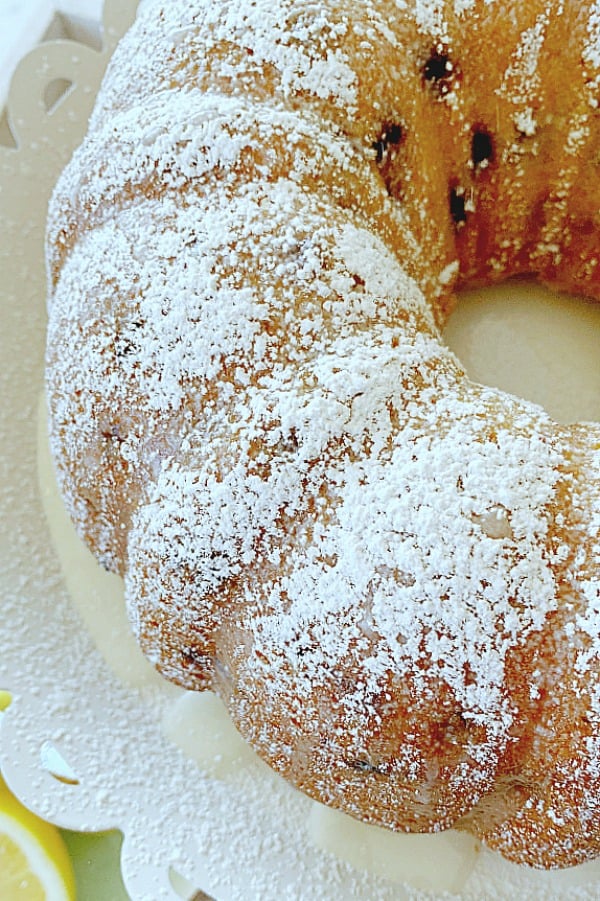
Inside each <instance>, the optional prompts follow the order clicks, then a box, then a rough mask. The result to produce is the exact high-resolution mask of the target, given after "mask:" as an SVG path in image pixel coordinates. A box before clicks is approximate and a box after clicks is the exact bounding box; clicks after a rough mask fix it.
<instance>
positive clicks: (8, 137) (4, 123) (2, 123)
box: [0, 109, 17, 150]
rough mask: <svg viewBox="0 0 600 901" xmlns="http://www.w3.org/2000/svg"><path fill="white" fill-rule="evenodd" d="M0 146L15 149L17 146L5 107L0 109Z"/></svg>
mask: <svg viewBox="0 0 600 901" xmlns="http://www.w3.org/2000/svg"><path fill="white" fill-rule="evenodd" d="M0 147H9V148H10V149H11V150H16V148H17V142H16V140H15V136H14V134H13V133H12V129H11V127H10V123H9V121H8V115H7V112H6V110H5V109H0Z"/></svg>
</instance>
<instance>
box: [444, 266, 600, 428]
mask: <svg viewBox="0 0 600 901" xmlns="http://www.w3.org/2000/svg"><path fill="white" fill-rule="evenodd" d="M444 337H445V340H446V342H447V343H448V345H449V346H450V348H451V349H452V350H453V351H454V352H455V353H456V354H457V356H458V357H459V359H460V360H461V362H462V364H463V366H464V367H465V369H466V370H467V373H468V375H469V377H470V378H471V379H473V380H474V381H476V382H480V383H482V384H485V385H489V386H490V387H494V388H500V389H501V390H503V391H508V392H510V393H511V394H516V395H518V396H520V397H523V398H525V399H526V400H530V401H533V402H534V403H537V404H541V406H543V407H544V408H545V409H546V410H547V412H548V413H549V414H550V415H551V416H552V417H553V418H554V419H556V420H557V421H558V422H563V423H569V422H578V421H582V420H583V421H585V420H595V421H600V354H599V353H598V338H599V337H600V304H598V303H593V302H591V301H587V300H582V299H581V298H576V297H570V296H568V295H564V294H557V293H555V292H552V291H550V290H549V289H547V288H545V287H544V286H543V285H539V284H538V283H536V282H534V281H529V280H523V279H513V280H510V281H508V282H505V283H504V284H502V285H496V286H493V287H490V288H483V289H476V290H471V291H464V292H462V293H461V294H460V296H459V301H458V304H457V307H456V310H455V311H454V312H453V314H452V316H451V317H450V319H449V321H448V324H447V326H446V329H445V332H444Z"/></svg>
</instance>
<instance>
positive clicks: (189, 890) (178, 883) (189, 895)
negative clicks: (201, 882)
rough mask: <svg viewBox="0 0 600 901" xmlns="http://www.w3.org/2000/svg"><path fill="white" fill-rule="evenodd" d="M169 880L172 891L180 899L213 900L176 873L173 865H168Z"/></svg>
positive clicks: (191, 900)
mask: <svg viewBox="0 0 600 901" xmlns="http://www.w3.org/2000/svg"><path fill="white" fill-rule="evenodd" d="M169 882H170V883H171V886H172V888H173V891H174V892H175V893H176V894H177V895H179V897H180V898H181V899H182V901H214V898H211V896H210V895H207V894H206V892H201V891H198V889H195V888H194V886H193V885H192V883H191V882H190V881H189V880H188V879H186V878H185V876H182V875H181V873H178V872H177V870H176V869H175V868H174V867H169Z"/></svg>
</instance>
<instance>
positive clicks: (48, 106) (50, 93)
mask: <svg viewBox="0 0 600 901" xmlns="http://www.w3.org/2000/svg"><path fill="white" fill-rule="evenodd" d="M73 87H74V86H73V82H72V81H70V79H68V78H55V79H54V80H53V81H51V82H50V83H49V84H48V85H47V86H46V90H45V91H44V107H45V110H46V112H47V113H48V115H51V114H52V113H53V112H54V110H55V109H56V107H57V106H58V105H59V104H60V103H62V101H63V100H64V99H65V97H67V96H68V95H69V94H70V93H71V91H72V90H73Z"/></svg>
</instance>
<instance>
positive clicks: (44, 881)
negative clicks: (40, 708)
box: [0, 691, 75, 901]
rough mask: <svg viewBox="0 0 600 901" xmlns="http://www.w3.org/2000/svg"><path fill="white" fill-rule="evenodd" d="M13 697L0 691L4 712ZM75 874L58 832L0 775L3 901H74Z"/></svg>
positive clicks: (0, 892)
mask: <svg viewBox="0 0 600 901" xmlns="http://www.w3.org/2000/svg"><path fill="white" fill-rule="evenodd" d="M9 703H10V694H9V693H8V692H7V691H0V711H2V710H3V709H5V708H6V707H8V705H9ZM74 898H75V875H74V873H73V865H72V864H71V858H70V857H69V854H68V852H67V849H66V846H65V844H64V842H63V840H62V838H61V837H60V833H59V831H58V829H56V828H55V827H54V826H51V825H50V824H49V823H46V822H44V820H40V819H39V817H36V816H35V814H33V813H31V811H30V810H27V808H26V807H23V805H22V804H21V803H20V802H19V801H17V799H16V798H15V796H14V795H13V794H11V792H10V790H9V789H8V787H7V786H6V783H5V782H4V780H3V779H2V777H1V776H0V899H2V901H74Z"/></svg>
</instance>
